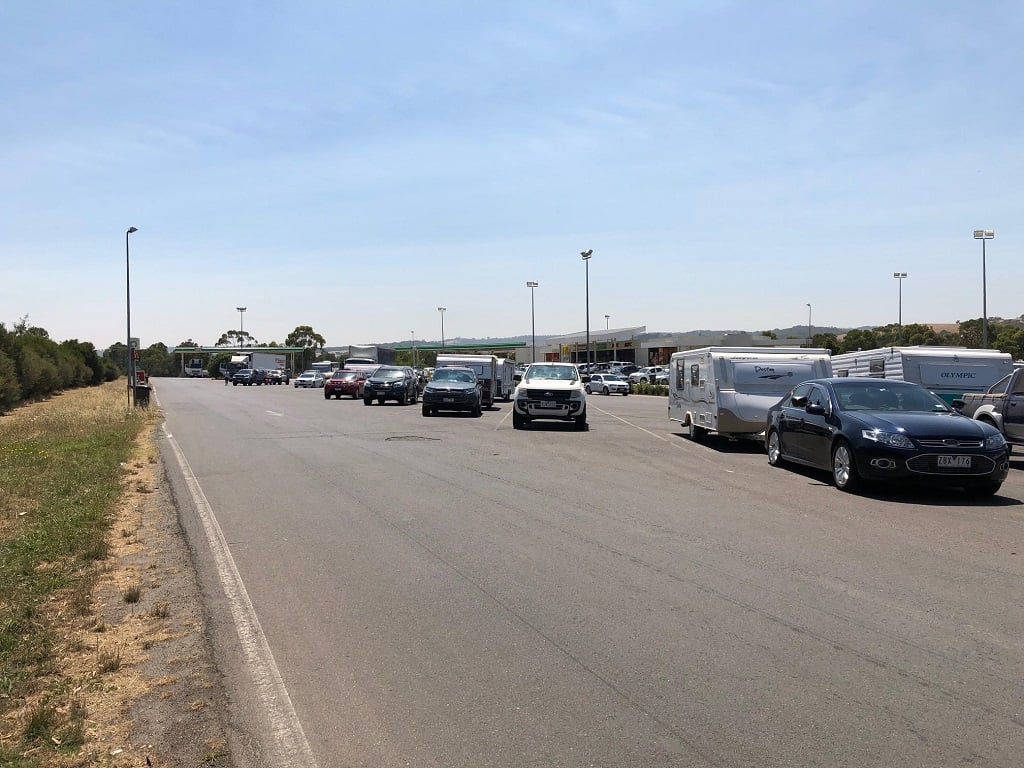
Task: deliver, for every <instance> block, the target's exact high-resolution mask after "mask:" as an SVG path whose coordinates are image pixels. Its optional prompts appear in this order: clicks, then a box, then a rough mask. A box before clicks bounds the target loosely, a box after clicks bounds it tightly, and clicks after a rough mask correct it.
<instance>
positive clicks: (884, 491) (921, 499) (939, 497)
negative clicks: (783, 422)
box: [765, 457, 1024, 507]
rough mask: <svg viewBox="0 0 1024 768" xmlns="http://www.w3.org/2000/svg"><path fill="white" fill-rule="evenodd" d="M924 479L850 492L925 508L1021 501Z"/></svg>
mask: <svg viewBox="0 0 1024 768" xmlns="http://www.w3.org/2000/svg"><path fill="white" fill-rule="evenodd" d="M767 461H768V458H767V457H765V463H767ZM778 470H779V471H780V472H789V473H791V474H794V475H800V476H802V477H805V478H807V480H808V481H809V482H808V484H809V485H815V486H830V485H832V478H831V476H830V475H829V473H828V472H826V471H824V470H820V469H814V468H812V467H807V466H804V465H803V464H793V463H786V464H783V465H782V466H781V467H778ZM1011 471H1012V470H1011ZM927 482H928V481H927V480H922V481H921V483H922V484H920V485H916V484H905V485H904V484H900V485H897V484H892V485H888V484H886V483H871V484H869V485H867V486H866V487H864V488H863V490H861V491H859V492H858V493H856V494H850V495H851V496H861V497H863V498H866V499H872V500H874V501H882V502H888V503H892V504H916V505H918V506H924V507H948V506H950V505H955V506H963V507H1018V506H1020V505H1021V504H1024V502H1022V501H1020V500H1019V499H1014V498H1010V497H1009V496H1001V495H999V494H998V493H997V494H996V495H995V496H990V497H987V498H978V497H974V496H971V495H970V494H969V493H967V492H966V491H964V490H963V489H961V488H941V487H940V488H936V487H934V486H927V485H924V483H927ZM835 492H836V493H842V491H840V490H838V489H835Z"/></svg>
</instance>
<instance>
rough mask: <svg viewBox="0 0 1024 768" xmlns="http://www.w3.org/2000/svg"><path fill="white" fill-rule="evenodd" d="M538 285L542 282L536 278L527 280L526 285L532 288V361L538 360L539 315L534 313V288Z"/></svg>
mask: <svg viewBox="0 0 1024 768" xmlns="http://www.w3.org/2000/svg"><path fill="white" fill-rule="evenodd" d="M538 286H540V283H538V282H537V281H536V280H527V281H526V287H527V288H529V289H530V338H531V339H533V356H532V357H531V358H530V362H531V363H536V362H537V321H536V317H537V316H536V315H535V314H534V304H533V289H534V288H537V287H538Z"/></svg>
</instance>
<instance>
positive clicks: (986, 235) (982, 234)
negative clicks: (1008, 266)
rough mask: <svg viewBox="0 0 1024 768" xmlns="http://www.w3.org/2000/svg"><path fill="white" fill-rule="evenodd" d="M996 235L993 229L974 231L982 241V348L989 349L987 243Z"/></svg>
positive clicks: (976, 238) (975, 237) (975, 235)
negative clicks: (986, 273) (986, 272)
mask: <svg viewBox="0 0 1024 768" xmlns="http://www.w3.org/2000/svg"><path fill="white" fill-rule="evenodd" d="M995 236H996V233H995V232H993V231H992V230H991V229H976V230H974V239H975V240H981V347H982V349H988V288H987V282H988V281H987V280H986V278H985V241H986V240H991V239H992V238H993V237H995Z"/></svg>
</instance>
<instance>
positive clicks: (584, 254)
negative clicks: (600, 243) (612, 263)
mask: <svg viewBox="0 0 1024 768" xmlns="http://www.w3.org/2000/svg"><path fill="white" fill-rule="evenodd" d="M593 255H594V249H593V248H589V249H588V250H586V251H580V256H582V257H583V264H584V266H585V268H586V271H587V370H590V257H591V256H593Z"/></svg>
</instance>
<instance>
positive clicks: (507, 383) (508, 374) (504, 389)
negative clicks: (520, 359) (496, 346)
mask: <svg viewBox="0 0 1024 768" xmlns="http://www.w3.org/2000/svg"><path fill="white" fill-rule="evenodd" d="M515 377H516V364H515V361H514V360H509V359H508V358H507V357H499V358H498V385H499V388H500V389H501V392H500V397H501V398H502V399H503V400H504V401H505V402H506V403H507V402H508V401H509V400H511V399H512V393H513V392H515V391H516V381H515Z"/></svg>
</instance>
